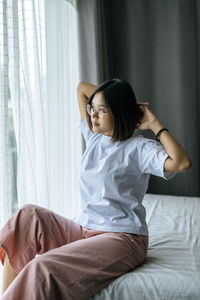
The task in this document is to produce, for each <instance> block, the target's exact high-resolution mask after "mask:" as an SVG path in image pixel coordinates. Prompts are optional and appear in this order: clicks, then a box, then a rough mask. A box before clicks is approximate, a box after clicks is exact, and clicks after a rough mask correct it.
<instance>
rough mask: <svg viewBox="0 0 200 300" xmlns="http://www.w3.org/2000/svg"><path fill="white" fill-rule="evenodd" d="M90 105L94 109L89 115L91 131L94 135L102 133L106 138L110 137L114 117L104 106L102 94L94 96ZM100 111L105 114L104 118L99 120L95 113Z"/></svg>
mask: <svg viewBox="0 0 200 300" xmlns="http://www.w3.org/2000/svg"><path fill="white" fill-rule="evenodd" d="M91 105H92V106H93V108H94V111H92V114H91V122H92V130H93V132H94V133H103V134H104V135H107V136H112V135H113V131H114V123H115V122H114V117H113V114H112V112H111V111H110V110H109V108H108V107H107V106H106V104H105V101H104V97H103V93H102V92H98V93H96V95H95V96H94V98H93V100H92V103H91ZM100 108H101V109H102V110H103V111H104V112H105V114H104V118H103V119H100V118H99V117H98V114H97V113H96V110H98V109H100Z"/></svg>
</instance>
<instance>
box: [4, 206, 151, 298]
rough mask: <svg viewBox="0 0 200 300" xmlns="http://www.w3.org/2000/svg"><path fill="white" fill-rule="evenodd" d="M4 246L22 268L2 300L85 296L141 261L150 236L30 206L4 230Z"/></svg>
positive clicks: (8, 223) (16, 264) (14, 216)
mask: <svg viewBox="0 0 200 300" xmlns="http://www.w3.org/2000/svg"><path fill="white" fill-rule="evenodd" d="M0 246H1V249H4V251H5V252H6V253H7V255H8V258H9V261H10V264H11V266H12V268H13V269H14V270H15V271H16V272H17V273H19V274H18V275H17V277H16V279H15V280H14V281H13V282H12V284H11V285H10V286H9V287H8V289H7V290H6V292H5V293H4V294H3V296H2V297H1V298H0V299H1V300H11V299H13V300H27V299H30V300H33V299H34V300H36V299H37V300H44V299H45V300H47V299H50V300H55V299H61V300H62V299H63V300H66V299H79V300H81V299H87V298H88V297H90V296H92V295H94V294H95V293H96V292H98V291H100V290H101V289H102V288H104V287H105V286H107V285H108V284H109V283H110V282H112V281H113V280H114V279H115V278H117V277H119V276H121V275H123V274H125V273H127V272H130V271H132V270H133V269H135V268H136V267H137V266H139V265H141V264H142V263H143V262H144V260H145V258H146V255H147V248H148V237H147V236H143V235H136V234H130V233H123V232H105V231H96V230H90V229H87V228H84V227H82V226H80V225H78V224H77V223H75V222H74V221H72V220H69V219H66V218H64V217H62V216H59V215H58V214H56V213H54V212H52V211H50V210H48V209H45V208H41V207H39V206H36V205H25V206H24V207H22V208H21V209H19V211H17V212H16V213H15V214H14V215H13V217H11V218H10V219H9V221H8V222H7V223H6V224H5V226H4V227H3V228H2V229H1V231H0ZM1 259H2V262H3V257H1Z"/></svg>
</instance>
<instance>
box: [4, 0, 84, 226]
mask: <svg viewBox="0 0 200 300" xmlns="http://www.w3.org/2000/svg"><path fill="white" fill-rule="evenodd" d="M0 3H1V8H0V9H1V10H0V17H1V20H3V23H1V24H0V39H1V40H0V41H1V46H0V59H1V61H0V63H1V65H0V66H1V69H0V70H1V74H0V75H1V77H0V90H1V106H0V170H1V171H0V172H1V173H0V214H1V226H2V224H3V223H4V222H5V220H6V219H7V218H8V217H10V215H11V214H12V209H11V206H12V204H11V203H10V202H11V200H10V199H11V197H10V195H9V194H10V190H11V188H10V186H9V170H10V168H9V164H10V161H9V155H8V153H9V144H8V124H7V123H8V85H10V93H11V102H12V107H13V118H14V129H15V134H16V142H17V156H18V161H17V196H18V206H21V205H23V204H25V203H35V204H38V205H41V206H44V207H47V208H50V209H53V210H54V211H56V212H57V213H59V214H62V215H64V216H65V217H68V218H71V219H73V218H75V216H76V214H77V213H78V210H79V204H80V196H79V189H78V177H79V164H80V159H81V155H82V149H81V134H80V130H79V128H78V126H79V123H80V115H79V110H78V104H77V96H76V87H77V84H78V81H79V72H78V71H79V70H78V44H77V43H78V39H77V24H76V21H77V20H76V18H77V12H76V8H75V6H74V5H72V4H73V3H71V4H70V3H69V2H67V1H65V0H57V1H55V0H48V1H47V0H0ZM8 71H9V72H8Z"/></svg>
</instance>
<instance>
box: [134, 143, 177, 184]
mask: <svg viewBox="0 0 200 300" xmlns="http://www.w3.org/2000/svg"><path fill="white" fill-rule="evenodd" d="M138 155H139V166H140V170H141V172H142V173H148V174H152V175H155V176H159V177H162V178H164V179H171V178H172V177H174V176H175V175H176V173H175V172H166V171H164V163H165V160H166V159H167V157H168V154H167V152H166V151H165V149H164V147H163V146H162V144H160V143H159V142H157V141H154V140H151V139H147V138H142V139H141V141H140V143H139V148H138Z"/></svg>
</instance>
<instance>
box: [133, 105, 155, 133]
mask: <svg viewBox="0 0 200 300" xmlns="http://www.w3.org/2000/svg"><path fill="white" fill-rule="evenodd" d="M137 104H138V105H139V106H140V109H141V110H142V111H143V113H144V115H143V118H142V120H141V121H140V123H138V124H137V126H136V128H137V129H139V130H147V129H151V125H152V124H153V123H154V122H155V121H157V120H158V118H157V117H156V116H155V115H154V114H153V113H152V111H150V109H149V107H148V106H149V102H137Z"/></svg>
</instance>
